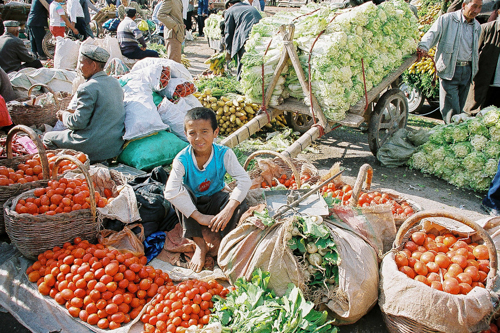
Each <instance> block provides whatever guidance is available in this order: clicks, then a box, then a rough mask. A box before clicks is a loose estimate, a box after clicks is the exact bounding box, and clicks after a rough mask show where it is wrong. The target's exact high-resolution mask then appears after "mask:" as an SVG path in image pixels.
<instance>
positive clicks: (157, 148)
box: [118, 131, 188, 171]
mask: <svg viewBox="0 0 500 333" xmlns="http://www.w3.org/2000/svg"><path fill="white" fill-rule="evenodd" d="M187 146H188V143H187V142H185V141H182V140H181V139H179V138H178V137H177V136H176V135H175V134H173V133H170V132H166V131H162V132H158V133H157V134H154V135H151V136H147V137H145V138H142V139H139V140H133V141H130V142H129V144H128V145H127V147H125V149H124V150H123V151H122V153H121V154H120V156H118V161H119V162H122V163H123V164H126V165H129V166H131V167H134V168H136V169H140V170H145V171H150V170H152V169H154V168H155V167H157V166H160V165H166V164H170V163H172V161H173V160H174V157H175V156H176V155H177V154H178V153H179V152H180V151H181V150H182V149H184V148H186V147H187Z"/></svg>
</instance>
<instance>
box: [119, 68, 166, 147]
mask: <svg viewBox="0 0 500 333" xmlns="http://www.w3.org/2000/svg"><path fill="white" fill-rule="evenodd" d="M162 70H163V67H162V66H161V65H156V66H150V67H146V68H144V69H142V70H140V71H136V72H134V73H129V74H127V75H125V76H124V77H123V78H122V79H123V80H124V81H126V82H127V84H126V85H125V86H124V87H123V92H124V95H125V97H124V99H123V103H124V106H125V135H124V136H123V139H124V140H132V139H138V138H142V137H145V136H148V135H150V134H153V133H155V132H159V131H164V130H166V129H167V128H168V126H167V125H165V124H164V123H163V122H162V120H161V117H160V114H159V113H158V111H157V108H156V105H155V103H154V101H153V89H154V88H155V87H156V88H158V87H159V85H160V76H161V72H162Z"/></svg>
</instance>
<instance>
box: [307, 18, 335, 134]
mask: <svg viewBox="0 0 500 333" xmlns="http://www.w3.org/2000/svg"><path fill="white" fill-rule="evenodd" d="M311 13H314V12H311ZM309 14H310V13H309ZM338 15H339V14H336V15H333V17H332V19H331V20H330V22H328V24H327V26H328V25H330V23H332V22H333V20H334V19H335V18H336V17H337V16H338ZM299 17H300V16H299ZM325 31H326V28H325V29H323V30H322V31H321V32H320V33H319V34H318V36H316V38H315V39H314V42H313V43H312V45H311V49H310V50H309V58H308V60H307V68H308V73H307V76H308V78H307V80H308V82H307V84H308V86H309V104H311V116H312V118H313V122H314V124H313V125H312V127H318V128H319V137H320V138H321V137H322V136H323V135H325V129H324V128H323V126H321V125H320V124H318V123H317V122H316V116H315V115H314V105H313V102H312V96H313V95H312V83H311V56H312V51H313V49H314V46H315V45H316V42H317V41H318V39H319V37H320V36H321V35H322V34H323V33H324V32H325Z"/></svg>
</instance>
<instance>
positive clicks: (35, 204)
mask: <svg viewBox="0 0 500 333" xmlns="http://www.w3.org/2000/svg"><path fill="white" fill-rule="evenodd" d="M34 194H35V197H30V198H26V199H21V200H19V201H18V202H17V204H16V213H18V214H25V213H27V214H33V215H38V214H46V215H55V214H59V213H70V212H72V211H75V210H80V209H89V208H90V192H89V187H88V184H87V182H86V181H85V180H80V179H67V178H61V179H59V180H58V181H57V180H49V183H48V186H47V187H39V188H36V189H35V191H34ZM94 195H95V200H96V205H97V207H104V206H106V205H107V204H108V202H111V201H112V200H113V196H112V192H111V190H110V189H105V190H104V196H105V197H101V195H100V194H99V192H97V191H95V192H94Z"/></svg>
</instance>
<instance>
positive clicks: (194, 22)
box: [191, 15, 198, 32]
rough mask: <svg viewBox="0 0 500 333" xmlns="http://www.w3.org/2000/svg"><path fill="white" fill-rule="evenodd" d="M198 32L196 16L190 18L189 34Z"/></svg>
mask: <svg viewBox="0 0 500 333" xmlns="http://www.w3.org/2000/svg"><path fill="white" fill-rule="evenodd" d="M197 30H198V16H196V15H193V16H191V32H195V31H197Z"/></svg>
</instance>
